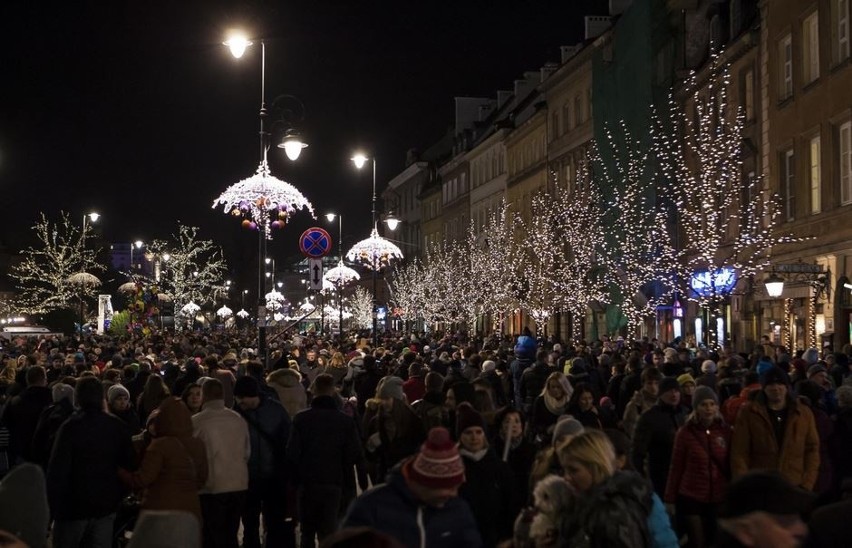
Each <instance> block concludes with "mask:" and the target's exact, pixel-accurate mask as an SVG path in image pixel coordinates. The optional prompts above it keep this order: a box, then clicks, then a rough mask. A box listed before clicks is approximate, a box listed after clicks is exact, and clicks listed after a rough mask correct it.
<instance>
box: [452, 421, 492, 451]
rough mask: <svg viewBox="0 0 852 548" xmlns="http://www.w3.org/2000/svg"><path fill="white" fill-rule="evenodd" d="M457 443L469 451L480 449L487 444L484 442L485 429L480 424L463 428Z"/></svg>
mask: <svg viewBox="0 0 852 548" xmlns="http://www.w3.org/2000/svg"><path fill="white" fill-rule="evenodd" d="M459 443H461V446H462V447H463V448H465V449H467V450H468V451H470V452H471V453H475V452H477V451H481V450H483V449H485V448H486V447H487V446H488V445H487V444H486V442H485V430H483V429H482V427H480V426H471V427H470V428H465V429H464V432H462V433H461V436H459Z"/></svg>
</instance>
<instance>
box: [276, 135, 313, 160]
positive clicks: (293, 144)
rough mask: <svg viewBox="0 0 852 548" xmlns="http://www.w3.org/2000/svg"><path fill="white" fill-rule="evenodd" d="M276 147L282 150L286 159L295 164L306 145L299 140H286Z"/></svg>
mask: <svg viewBox="0 0 852 548" xmlns="http://www.w3.org/2000/svg"><path fill="white" fill-rule="evenodd" d="M278 146H279V147H280V148H283V149H284V154H286V155H287V158H289V159H290V160H292V161H294V162H295V161H296V160H298V159H299V156H301V155H302V149H303V148H305V147H307V146H308V145H307V144H305V143H303V142H302V141H300V140H299V139H288V140H286V141H284V142H283V143H281V144H280V145H278Z"/></svg>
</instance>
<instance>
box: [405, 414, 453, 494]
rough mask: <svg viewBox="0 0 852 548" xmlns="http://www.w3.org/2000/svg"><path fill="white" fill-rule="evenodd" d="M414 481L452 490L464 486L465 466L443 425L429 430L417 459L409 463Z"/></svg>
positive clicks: (408, 467)
mask: <svg viewBox="0 0 852 548" xmlns="http://www.w3.org/2000/svg"><path fill="white" fill-rule="evenodd" d="M406 467H407V470H406V472H407V476H408V479H410V480H411V481H413V482H415V483H417V484H419V485H422V486H423V487H430V488H433V489H448V488H452V487H458V486H459V485H461V484H462V483H464V463H463V462H462V460H461V457H460V456H459V450H458V447H457V446H456V443H455V442H454V441H453V440H452V438H450V432H449V430H447V429H446V428H442V427H440V426H438V427H435V428H433V429H431V430H429V435H428V437H427V438H426V442H425V443H424V444H423V445H422V446H421V447H420V452H419V453H417V456H416V457H414V458H413V459H411V460H410V461H408V463H406Z"/></svg>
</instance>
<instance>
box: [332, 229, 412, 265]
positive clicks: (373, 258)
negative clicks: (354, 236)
mask: <svg viewBox="0 0 852 548" xmlns="http://www.w3.org/2000/svg"><path fill="white" fill-rule="evenodd" d="M346 258H347V259H349V260H350V261H353V262H358V263H360V264H363V265H364V266H366V267H367V268H369V269H371V270H376V271H378V270H381V269H382V268H384V267H386V266H388V265H389V264H390V262H391V260H393V259H402V251H401V250H400V249H399V248H398V247H397V246H396V245H394V244H393V242H391V241H389V240H386V239H384V238H382V237H381V236H379V231H378V230H376V228H375V227H373V231H372V232H371V233H370V237H369V238H367V239H366V240H361V241H360V242H358V243H357V244H355V245H353V246H352V249H350V250H349V252H348V253H347V254H346Z"/></svg>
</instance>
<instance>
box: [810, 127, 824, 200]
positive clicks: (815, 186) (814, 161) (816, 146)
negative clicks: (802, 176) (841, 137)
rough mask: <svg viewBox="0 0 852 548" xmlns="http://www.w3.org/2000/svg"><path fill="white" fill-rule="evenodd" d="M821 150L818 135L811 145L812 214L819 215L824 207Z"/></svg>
mask: <svg viewBox="0 0 852 548" xmlns="http://www.w3.org/2000/svg"><path fill="white" fill-rule="evenodd" d="M820 150H821V147H820V140H819V135H817V136H815V137H813V138H812V139H811V143H810V170H809V172H810V180H811V213H819V212H820V209H821V207H822V192H821V186H820V184H821V181H822V179H821V173H820V161H819V160H820V158H819V155H820Z"/></svg>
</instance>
